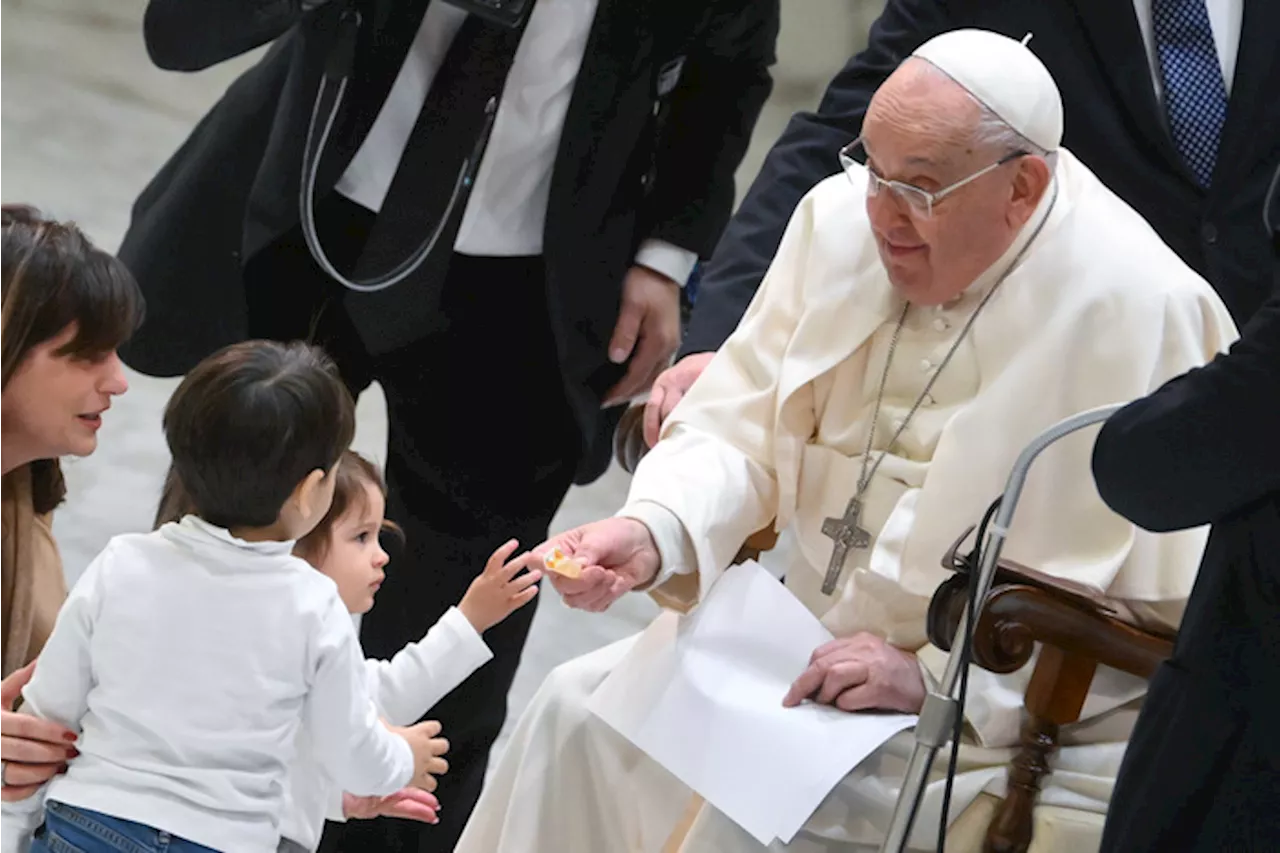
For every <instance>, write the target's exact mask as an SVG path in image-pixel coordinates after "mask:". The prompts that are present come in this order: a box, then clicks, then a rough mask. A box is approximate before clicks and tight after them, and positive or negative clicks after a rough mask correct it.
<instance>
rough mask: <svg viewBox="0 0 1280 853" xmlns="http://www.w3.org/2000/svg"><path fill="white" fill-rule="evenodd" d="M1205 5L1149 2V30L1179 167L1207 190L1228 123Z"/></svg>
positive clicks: (1182, 0)
mask: <svg viewBox="0 0 1280 853" xmlns="http://www.w3.org/2000/svg"><path fill="white" fill-rule="evenodd" d="M1273 2H1275V0H1273ZM1204 4H1205V0H1152V4H1151V24H1152V29H1153V30H1154V32H1155V37H1156V53H1157V55H1158V56H1159V59H1160V72H1161V76H1162V77H1163V78H1164V106H1165V111H1166V112H1167V113H1168V115H1169V131H1170V133H1172V134H1173V142H1174V145H1176V146H1177V147H1178V151H1179V152H1180V153H1181V154H1182V159H1183V161H1185V162H1186V164H1187V166H1188V168H1190V169H1191V172H1192V173H1193V174H1194V175H1195V176H1196V180H1198V181H1199V182H1200V186H1202V187H1207V186H1208V185H1209V181H1210V179H1211V178H1212V177H1213V164H1214V163H1215V162H1216V161H1217V159H1218V138H1219V136H1220V135H1221V133H1222V123H1223V121H1225V120H1226V117H1227V88H1226V85H1225V84H1224V83H1223V82H1222V66H1221V65H1219V63H1218V51H1217V49H1216V48H1215V47H1214V45H1213V30H1211V29H1210V28H1209V13H1208V11H1206V9H1205V5H1204Z"/></svg>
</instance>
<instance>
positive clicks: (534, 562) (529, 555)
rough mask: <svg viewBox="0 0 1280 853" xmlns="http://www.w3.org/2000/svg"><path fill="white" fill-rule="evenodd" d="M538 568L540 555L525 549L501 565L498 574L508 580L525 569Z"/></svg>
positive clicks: (540, 566) (540, 560)
mask: <svg viewBox="0 0 1280 853" xmlns="http://www.w3.org/2000/svg"><path fill="white" fill-rule="evenodd" d="M538 568H542V557H540V556H539V555H537V554H535V553H533V552H532V551H525V552H524V553H523V554H521V555H520V556H519V557H516V558H515V559H514V560H512V561H511V562H509V563H507V564H506V565H505V566H503V567H502V571H501V572H499V575H500V576H501V577H502V578H503V579H506V580H510V579H511V578H513V577H515V576H516V575H518V574H520V572H522V571H524V570H525V569H528V570H529V571H533V570H534V569H538Z"/></svg>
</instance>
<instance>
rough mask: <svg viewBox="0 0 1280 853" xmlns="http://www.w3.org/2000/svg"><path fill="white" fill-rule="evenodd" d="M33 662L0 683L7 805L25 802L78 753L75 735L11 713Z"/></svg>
mask: <svg viewBox="0 0 1280 853" xmlns="http://www.w3.org/2000/svg"><path fill="white" fill-rule="evenodd" d="M35 668H36V664H35V661H32V662H31V663H29V664H27V665H26V666H24V667H23V668H22V669H19V670H16V671H15V672H13V673H11V674H10V675H9V677H8V678H6V679H5V680H4V681H0V735H2V737H0V754H2V755H0V757H3V759H4V763H3V765H0V766H3V768H4V770H3V773H0V782H3V789H2V790H0V795H3V798H4V800H5V801H6V802H9V801H12V800H25V799H26V798H27V797H29V796H31V795H32V794H34V793H35V792H36V791H38V790H39V789H40V786H41V785H43V784H44V783H45V782H48V781H49V780H50V779H52V778H53V777H54V776H56V775H58V774H59V773H62V772H63V771H65V770H66V769H67V762H68V761H70V760H71V759H72V758H75V757H76V756H77V755H79V754H80V753H79V752H77V751H76V748H75V746H74V744H75V741H76V733H75V732H73V731H71V730H70V729H67V728H64V727H62V726H60V725H58V724H57V723H51V722H49V721H48V720H41V719H39V718H38V717H32V716H29V715H27V714H18V713H14V711H13V704H14V703H15V702H16V701H18V697H19V696H20V695H22V688H24V687H26V686H27V682H28V681H30V680H31V674H32V673H33V672H34V671H35Z"/></svg>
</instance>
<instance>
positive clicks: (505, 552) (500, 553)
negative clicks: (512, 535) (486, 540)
mask: <svg viewBox="0 0 1280 853" xmlns="http://www.w3.org/2000/svg"><path fill="white" fill-rule="evenodd" d="M519 547H520V543H519V542H517V541H516V540H515V539H508V540H507V541H506V542H504V543H503V544H502V546H501V547H499V548H498V550H496V551H494V552H493V554H491V555H490V556H489V560H488V562H487V563H485V566H484V570H485V571H486V572H495V571H498V570H499V569H501V568H502V567H503V565H505V564H506V562H507V559H508V558H510V556H511V555H512V554H514V553H515V550H516V548H519Z"/></svg>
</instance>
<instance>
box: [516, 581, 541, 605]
mask: <svg viewBox="0 0 1280 853" xmlns="http://www.w3.org/2000/svg"><path fill="white" fill-rule="evenodd" d="M537 597H538V588H537V587H536V586H531V587H529V588H528V589H525V590H521V591H520V592H517V593H516V594H515V595H513V596H511V602H512V603H513V604H514V605H515V607H514V608H512V609H513V610H519V609H520V608H521V607H524V606H525V605H526V604H528V603H529V602H530V601H533V600H534V599H535V598H537Z"/></svg>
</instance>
